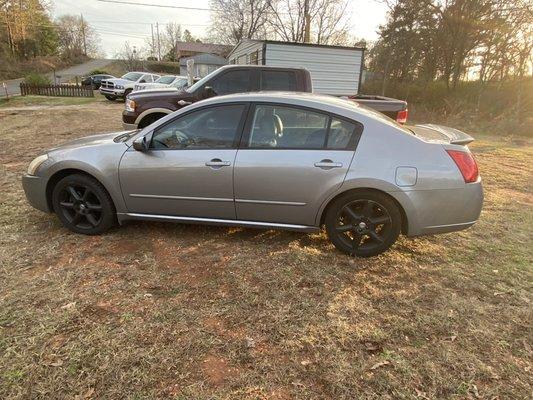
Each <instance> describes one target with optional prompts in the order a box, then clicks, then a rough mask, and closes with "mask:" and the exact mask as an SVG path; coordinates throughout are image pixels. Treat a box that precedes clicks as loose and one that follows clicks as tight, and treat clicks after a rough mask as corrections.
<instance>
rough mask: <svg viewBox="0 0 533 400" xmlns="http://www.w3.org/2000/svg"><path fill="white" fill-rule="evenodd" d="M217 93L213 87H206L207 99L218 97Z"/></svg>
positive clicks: (205, 94)
mask: <svg viewBox="0 0 533 400" xmlns="http://www.w3.org/2000/svg"><path fill="white" fill-rule="evenodd" d="M216 95H217V92H215V89H213V87H212V86H206V87H205V88H204V96H205V98H208V97H213V96H216Z"/></svg>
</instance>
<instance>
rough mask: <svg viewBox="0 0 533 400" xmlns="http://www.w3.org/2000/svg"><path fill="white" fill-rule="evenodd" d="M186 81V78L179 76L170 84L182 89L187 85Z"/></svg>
mask: <svg viewBox="0 0 533 400" xmlns="http://www.w3.org/2000/svg"><path fill="white" fill-rule="evenodd" d="M188 83H189V80H188V79H187V78H179V79H176V81H175V82H174V83H173V84H172V85H171V86H172V87H175V88H176V89H183V88H185V87H187V84H188Z"/></svg>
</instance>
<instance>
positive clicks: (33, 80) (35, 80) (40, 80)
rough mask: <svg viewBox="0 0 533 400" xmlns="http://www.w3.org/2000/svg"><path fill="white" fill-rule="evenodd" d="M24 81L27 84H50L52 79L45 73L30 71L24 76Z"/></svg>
mask: <svg viewBox="0 0 533 400" xmlns="http://www.w3.org/2000/svg"><path fill="white" fill-rule="evenodd" d="M24 82H25V83H27V84H29V85H50V84H51V83H52V81H51V80H50V78H49V77H48V76H46V75H42V74H37V73H31V74H28V75H26V76H25V77H24Z"/></svg>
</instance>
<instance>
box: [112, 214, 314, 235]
mask: <svg viewBox="0 0 533 400" xmlns="http://www.w3.org/2000/svg"><path fill="white" fill-rule="evenodd" d="M117 218H118V221H119V223H122V222H123V221H127V220H144V221H168V222H178V223H191V224H203V225H222V226H242V227H246V228H259V229H282V230H290V231H298V232H318V231H319V230H320V228H319V227H317V226H308V225H297V224H280V223H276V222H259V221H241V220H238V219H218V218H198V217H177V216H173V215H158V214H139V213H117Z"/></svg>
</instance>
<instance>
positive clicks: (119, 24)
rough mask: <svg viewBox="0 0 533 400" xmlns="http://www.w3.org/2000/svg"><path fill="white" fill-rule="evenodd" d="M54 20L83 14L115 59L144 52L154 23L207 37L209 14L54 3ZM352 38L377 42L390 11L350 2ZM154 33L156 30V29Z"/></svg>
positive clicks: (202, 4)
mask: <svg viewBox="0 0 533 400" xmlns="http://www.w3.org/2000/svg"><path fill="white" fill-rule="evenodd" d="M127 1H130V2H140V3H152V4H163V5H179V6H183V7H193V8H208V7H209V4H208V0H179V1H177V0H153V1H150V0H127ZM51 6H52V16H53V17H58V16H60V15H63V14H81V13H82V14H83V17H84V18H85V19H86V20H87V21H88V22H89V23H90V24H91V26H92V27H93V28H94V29H95V30H96V31H97V32H98V35H99V36H100V39H101V44H100V47H101V48H102V50H103V51H104V52H105V53H106V54H107V56H113V55H114V54H115V53H117V52H118V51H120V49H121V48H122V47H123V46H124V43H125V42H126V41H127V42H129V44H130V45H132V46H133V45H135V46H137V47H138V48H141V47H143V46H144V45H145V40H146V38H150V37H151V27H150V24H151V23H154V24H155V23H156V22H159V24H160V29H163V26H162V25H164V24H165V23H168V22H177V23H179V24H181V25H182V26H183V29H189V30H190V31H191V32H192V33H193V35H195V36H198V37H203V36H206V35H207V29H208V27H209V14H210V13H209V11H203V10H178V9H170V8H156V7H146V6H141V5H139V6H134V5H122V4H113V3H105V2H101V1H98V0H75V1H74V0H52V1H51ZM349 12H350V15H351V34H352V35H354V36H355V37H357V38H364V39H367V40H375V39H376V38H377V35H376V30H377V28H378V26H379V25H380V24H383V23H384V22H385V18H386V12H387V7H386V5H385V4H384V3H383V2H382V1H379V0H351V1H350V10H349ZM154 29H155V28H154Z"/></svg>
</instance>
